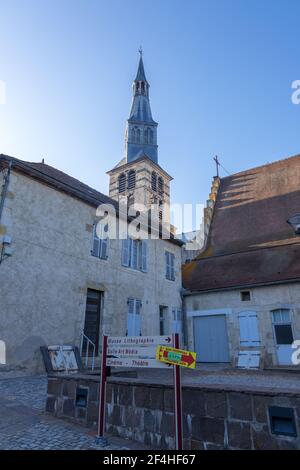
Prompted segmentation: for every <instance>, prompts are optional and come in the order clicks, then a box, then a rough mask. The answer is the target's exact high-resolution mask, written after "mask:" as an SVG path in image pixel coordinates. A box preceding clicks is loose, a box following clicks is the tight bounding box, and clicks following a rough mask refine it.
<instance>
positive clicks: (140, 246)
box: [122, 238, 148, 273]
mask: <svg viewBox="0 0 300 470" xmlns="http://www.w3.org/2000/svg"><path fill="white" fill-rule="evenodd" d="M147 258H148V246H147V240H135V239H133V238H126V239H125V240H122V265H123V266H126V267H128V268H132V269H137V270H139V271H142V272H144V273H145V272H147V263H148V259H147Z"/></svg>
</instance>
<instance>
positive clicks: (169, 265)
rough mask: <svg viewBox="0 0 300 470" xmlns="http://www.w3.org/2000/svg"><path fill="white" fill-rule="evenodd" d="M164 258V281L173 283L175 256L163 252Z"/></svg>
mask: <svg viewBox="0 0 300 470" xmlns="http://www.w3.org/2000/svg"><path fill="white" fill-rule="evenodd" d="M165 257H166V279H168V280H169V281H175V255H174V254H173V253H170V252H169V251H166V252H165Z"/></svg>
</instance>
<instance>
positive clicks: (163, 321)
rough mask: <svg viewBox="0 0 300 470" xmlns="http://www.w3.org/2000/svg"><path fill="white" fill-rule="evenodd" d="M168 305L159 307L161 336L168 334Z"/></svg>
mask: <svg viewBox="0 0 300 470" xmlns="http://www.w3.org/2000/svg"><path fill="white" fill-rule="evenodd" d="M167 310H168V309H167V307H162V306H160V307H159V334H160V335H161V336H164V335H166V334H167V329H166V320H167V318H166V316H167V315H166V314H167Z"/></svg>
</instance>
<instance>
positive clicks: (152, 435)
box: [47, 377, 300, 450]
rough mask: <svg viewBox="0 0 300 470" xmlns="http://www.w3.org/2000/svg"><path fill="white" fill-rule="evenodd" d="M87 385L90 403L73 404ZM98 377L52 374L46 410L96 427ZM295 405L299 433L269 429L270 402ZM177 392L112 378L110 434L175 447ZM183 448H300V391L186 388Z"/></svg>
mask: <svg viewBox="0 0 300 470" xmlns="http://www.w3.org/2000/svg"><path fill="white" fill-rule="evenodd" d="M78 386H83V387H87V388H88V390H89V391H88V406H87V408H86V409H85V408H78V407H76V404H75V398H76V388H77V387H78ZM97 400H98V381H97V379H96V378H95V377H94V378H93V377H92V378H91V377H89V378H86V379H84V378H82V377H81V378H78V380H76V379H74V377H72V378H68V377H60V378H57V377H52V378H49V383H48V400H47V411H48V412H50V413H53V414H55V415H56V416H58V417H62V418H66V419H71V420H72V421H76V422H78V423H80V424H84V425H87V426H96V422H97V417H98V401H97ZM274 405H275V406H281V407H291V408H292V409H293V411H294V415H295V421H296V427H297V437H288V436H279V435H274V434H272V433H271V432H270V425H269V418H268V407H269V406H274ZM173 409H174V392H173V389H172V388H171V387H170V386H167V385H158V384H157V385H151V386H150V385H147V384H143V383H137V382H134V381H130V380H128V381H124V379H116V378H113V379H110V381H109V383H108V384H107V394H106V426H107V432H108V433H109V434H113V435H117V436H121V437H126V438H129V439H132V440H136V441H138V442H141V443H144V444H146V445H148V446H149V447H151V448H152V449H173V448H174V414H173ZM183 412H184V419H183V433H184V447H185V449H208V450H209V449H220V450H221V449H300V438H299V420H300V393H299V394H291V393H290V394H284V395H283V394H280V393H275V392H273V391H269V392H253V391H248V390H247V391H233V390H228V391H226V390H222V389H216V388H196V387H183Z"/></svg>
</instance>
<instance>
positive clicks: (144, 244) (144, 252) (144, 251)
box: [140, 240, 148, 273]
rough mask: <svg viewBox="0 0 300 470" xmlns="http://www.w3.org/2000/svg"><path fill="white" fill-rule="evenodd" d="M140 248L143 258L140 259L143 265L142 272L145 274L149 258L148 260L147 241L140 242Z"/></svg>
mask: <svg viewBox="0 0 300 470" xmlns="http://www.w3.org/2000/svg"><path fill="white" fill-rule="evenodd" d="M140 247H141V257H140V263H141V270H142V271H143V273H146V272H147V264H148V263H147V261H148V260H147V258H148V245H147V241H146V240H142V241H141V242H140Z"/></svg>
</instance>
